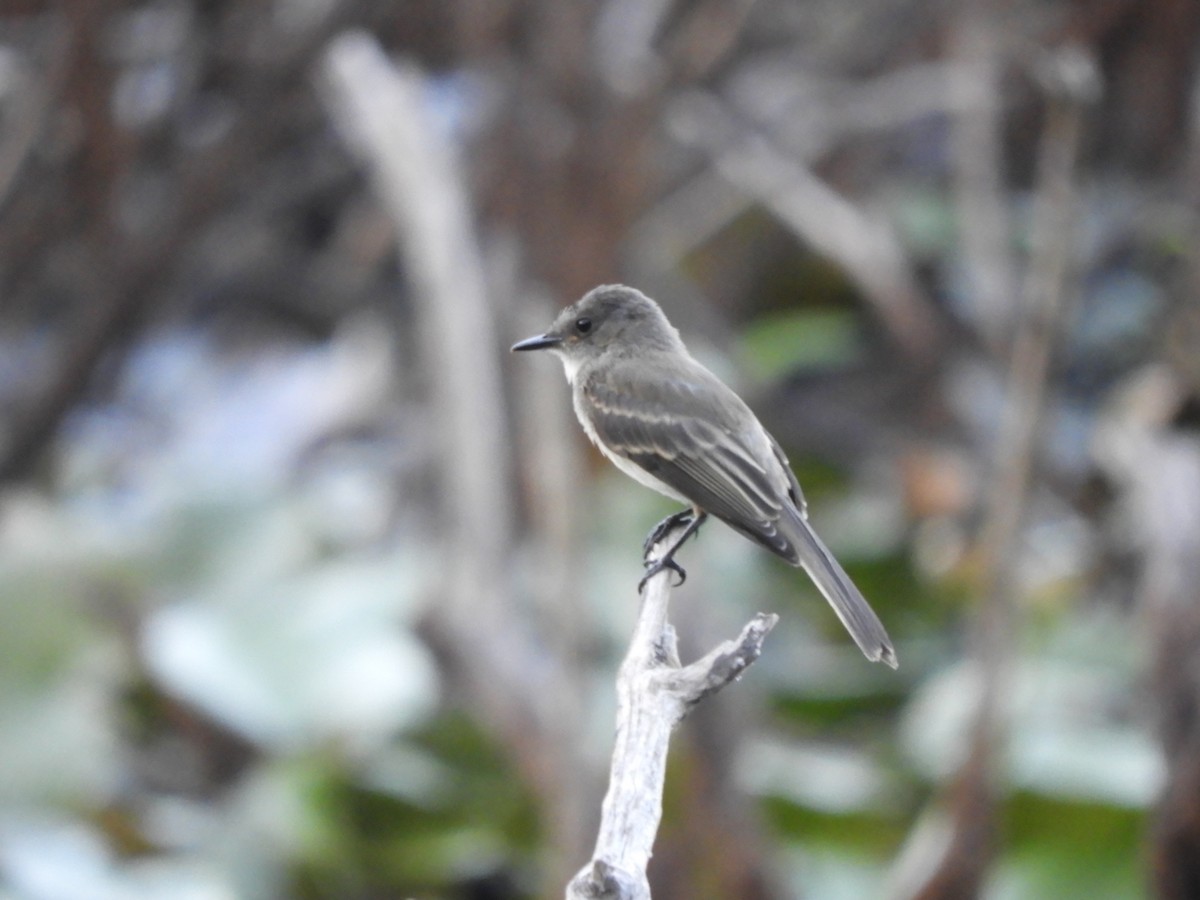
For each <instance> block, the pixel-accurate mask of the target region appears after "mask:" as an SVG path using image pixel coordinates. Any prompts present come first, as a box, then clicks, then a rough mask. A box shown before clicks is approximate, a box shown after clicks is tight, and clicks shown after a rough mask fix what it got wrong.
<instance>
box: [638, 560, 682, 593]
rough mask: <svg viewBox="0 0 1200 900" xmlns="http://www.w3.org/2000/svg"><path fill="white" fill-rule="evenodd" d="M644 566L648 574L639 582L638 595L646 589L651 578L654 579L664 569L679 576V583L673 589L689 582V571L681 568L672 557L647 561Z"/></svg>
mask: <svg viewBox="0 0 1200 900" xmlns="http://www.w3.org/2000/svg"><path fill="white" fill-rule="evenodd" d="M643 565H644V566H645V567H646V569H647V570H648V571H647V572H646V574H645V575H643V576H642V580H641V581H639V582H638V593H639V594H640V593H641V592H642V591H644V590H645V589H646V582H647V581H649V580H650V579H651V578H653V577H654V576H655V575H657V574H658V573H659V572H661V571H662V570H663V569H667V570H669V571H671V572H674V573H675V574H676V575H678V576H679V581H677V582H675V584H674V585H672V587H679V586H681V585H682V584H683V583H684V582H685V581H687V570H685V569H684V568H683V566H681V565H680V564H679V563H677V562H675V560H673V559H671V558H670V557H664V558H662V559H656V560H646V561H645V562H644V563H643Z"/></svg>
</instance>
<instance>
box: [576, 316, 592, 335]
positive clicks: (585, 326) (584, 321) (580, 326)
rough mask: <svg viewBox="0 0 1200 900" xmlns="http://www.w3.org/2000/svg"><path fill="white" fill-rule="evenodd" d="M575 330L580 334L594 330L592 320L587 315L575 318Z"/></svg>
mask: <svg viewBox="0 0 1200 900" xmlns="http://www.w3.org/2000/svg"><path fill="white" fill-rule="evenodd" d="M575 330H576V331H578V332H579V333H580V334H587V333H588V332H589V331H591V330H592V320H591V319H589V318H588V317H587V316H582V317H580V318H578V319H576V320H575Z"/></svg>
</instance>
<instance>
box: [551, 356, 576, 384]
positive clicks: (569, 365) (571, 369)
mask: <svg viewBox="0 0 1200 900" xmlns="http://www.w3.org/2000/svg"><path fill="white" fill-rule="evenodd" d="M550 352H551V353H553V354H554V355H555V356H557V357H558V358H559V359H561V360H562V364H563V371H564V372H565V373H566V375H567V384H570V385H574V384H575V376H576V375H578V374H579V369H580V368H581V367H582V366H583V360H582V359H579V358H578V357H576V356H571V355H570V354H568V353H564V352H563V351H562V350H551V351H550Z"/></svg>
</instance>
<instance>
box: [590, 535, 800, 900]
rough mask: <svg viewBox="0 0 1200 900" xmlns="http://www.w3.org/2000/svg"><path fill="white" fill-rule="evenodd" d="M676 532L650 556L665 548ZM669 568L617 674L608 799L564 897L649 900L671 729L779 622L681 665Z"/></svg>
mask: <svg viewBox="0 0 1200 900" xmlns="http://www.w3.org/2000/svg"><path fill="white" fill-rule="evenodd" d="M675 534H676V532H675V531H672V532H671V533H670V534H668V535H666V536H665V537H664V539H663V541H662V542H661V543H660V544H657V545H655V547H654V548H653V549H652V551H651V557H650V558H652V559H657V558H658V556H659V554H660V553H661V552H662V551H663V550H665V549H666V548H667V547H668V546H670V542H671V541H672V539H673V537H674V535H675ZM672 577H673V576H672V574H671V573H670V572H669V571H664V572H661V573H660V574H658V575H656V576H655V577H654V578H651V579H650V581H649V582H647V584H646V591H645V594H644V596H643V599H642V608H641V612H640V613H639V614H638V620H637V624H636V626H635V627H634V632H633V639H632V640H631V642H630V645H629V650H628V652H627V653H626V655H625V660H624V662H622V663H621V669H620V672H619V673H618V675H617V730H616V735H617V736H616V743H615V746H614V747H613V756H612V768H611V771H610V776H609V788H608V794H607V796H606V797H605V798H604V807H603V811H602V818H601V822H600V834H599V837H598V838H597V840H596V850H595V853H594V854H593V855H592V860H591V862H589V863H588V864H587V865H586V866H584V867H583V869H582V870H581V871H580V872H579V874H577V875H576V876H575V878H574V879H572V881H571V883H570V884H569V885H568V887H567V900H585V898H586V900H599V898H611V900H649V897H650V883H649V881H648V880H647V878H646V866H647V864H648V863H649V862H650V855H651V851H652V849H653V846H654V837H655V834H656V833H657V832H658V823H659V819H660V818H661V817H662V793H663V784H664V781H665V778H666V768H667V749H668V745H669V743H670V739H671V731H672V730H673V729H674V728H675V726H676V725H677V724H679V722H680V721H681V720H682V719H683V717H684V716H686V715H687V714H688V712H689V711H690V710H691V709H692V708H693V707H694V706H696V704H697V703H699V702H700V701H701V700H703V699H704V698H705V697H708V696H711V695H712V694H715V693H716V692H717V691H719V690H721V688H723V687H725V686H726V685H728V684H729V683H730V682H732V681H734V680H736V679H737V678H739V677H740V676H741V674H742V673H743V672H744V671H745V670H746V669H747V668H748V667H749V666H750V665H751V664H752V663H753V662H754V661H755V660H756V659H758V656H759V654H760V653H761V652H762V644H763V641H764V640H765V639H766V636H767V634H768V633H769V632H770V631H771V629H772V628H774V627H775V623H776V622H777V621H778V620H779V617H778V616H776V615H774V614H765V613H759V614H758V615H757V616H755V617H754V618H753V619H751V620H750V622H749V623H747V625H746V626H745V627H744V628H743V629H742V633H741V634H740V635H739V636H738V637H737V638H735V639H733V640H729V641H725V642H724V643H722V644H720V645H718V646H717V647H716V648H714V649H713V650H711V651H710V652H709V653H708V654H706V655H705V656H704V657H702V658H701V659H698V660H697V661H696V662H694V663H692V664H691V665H688V666H682V667H681V666H680V663H679V653H678V649H677V647H676V642H675V629H674V628H673V627H672V626H671V624H670V622H669V621H668V607H669V604H670V599H671V578H672Z"/></svg>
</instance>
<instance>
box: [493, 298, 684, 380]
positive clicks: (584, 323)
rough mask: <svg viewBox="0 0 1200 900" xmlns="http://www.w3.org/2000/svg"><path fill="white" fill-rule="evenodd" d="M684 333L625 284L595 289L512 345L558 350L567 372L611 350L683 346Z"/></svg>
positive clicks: (571, 375) (631, 351) (625, 351)
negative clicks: (550, 322)
mask: <svg viewBox="0 0 1200 900" xmlns="http://www.w3.org/2000/svg"><path fill="white" fill-rule="evenodd" d="M682 346H683V345H682V342H681V341H680V338H679V332H678V331H676V330H675V328H674V327H673V326H672V325H671V323H670V322H668V321H667V317H666V316H665V315H664V314H663V311H662V310H661V309H660V308H659V306H658V304H657V303H655V302H654V301H653V300H651V299H650V298H649V297H647V296H646V295H645V294H643V293H642V292H641V291H638V290H635V289H634V288H631V287H625V286H624V285H620V284H613V285H602V286H601V287H598V288H593V289H592V290H590V291H588V292H587V293H586V294H584V295H583V297H581V298H580V299H579V300H577V301H576V302H574V303H572V304H571V305H570V306H568V307H567V308H566V309H564V310H563V311H562V312H561V313H559V314H558V318H556V319H555V320H554V324H553V325H551V326H550V328H549V330H548V331H546V333H545V334H539V335H535V336H534V337H531V338H526V339H525V340H523V341H519V342H518V343H516V344H513V347H512V349H513V350H553V351H554V352H555V353H557V354H558V355H559V356H560V357H562V360H563V364H564V365H565V366H566V368H567V377H568V378H569V379H571V380H574V374H575V372H577V371H578V370H579V367H580V366H582V365H584V364H585V363H587V362H589V361H591V360H593V359H597V358H599V357H601V356H603V355H605V354H606V353H618V354H629V355H637V354H641V353H648V352H653V351H656V350H677V349H680V348H682Z"/></svg>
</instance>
